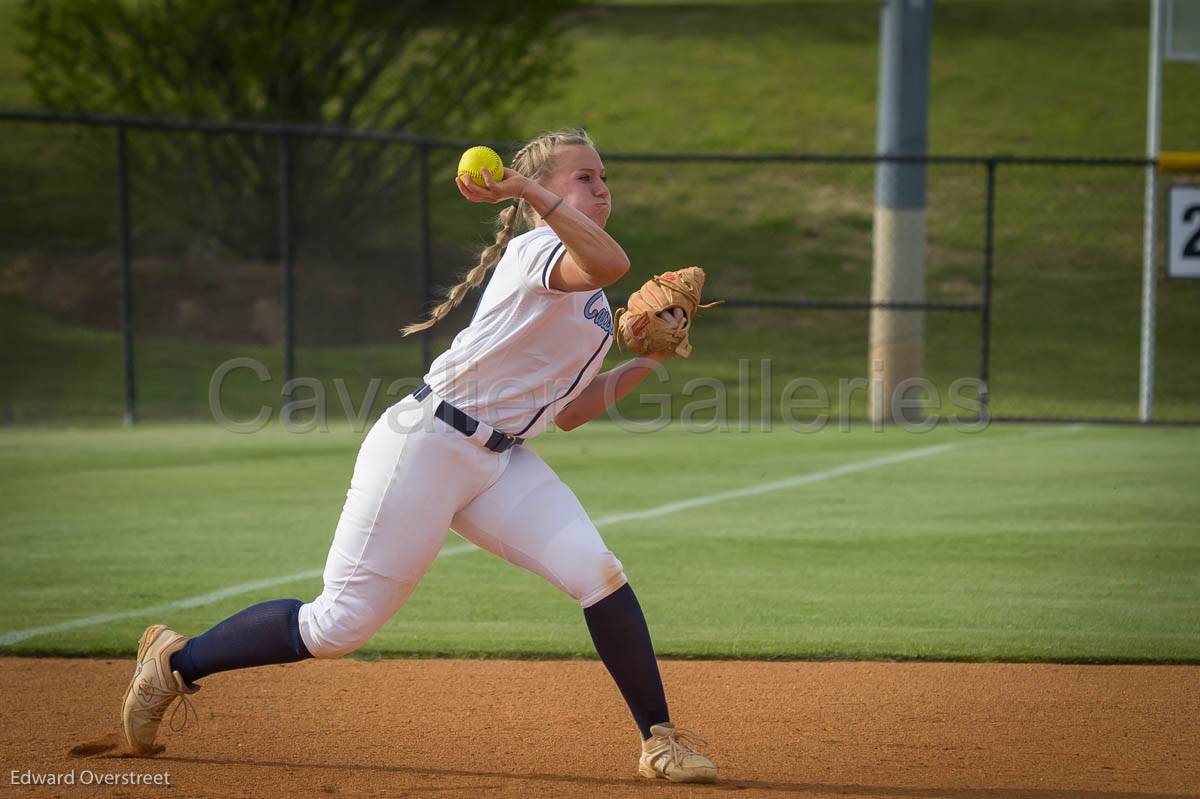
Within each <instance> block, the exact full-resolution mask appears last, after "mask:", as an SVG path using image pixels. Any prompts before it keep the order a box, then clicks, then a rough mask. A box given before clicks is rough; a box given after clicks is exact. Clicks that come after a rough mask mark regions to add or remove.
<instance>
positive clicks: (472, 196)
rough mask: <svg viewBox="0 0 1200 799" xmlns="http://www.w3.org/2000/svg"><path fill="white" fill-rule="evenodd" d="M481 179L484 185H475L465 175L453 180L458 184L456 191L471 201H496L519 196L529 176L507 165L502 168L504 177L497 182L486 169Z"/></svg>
mask: <svg viewBox="0 0 1200 799" xmlns="http://www.w3.org/2000/svg"><path fill="white" fill-rule="evenodd" d="M483 179H484V181H485V182H486V183H487V185H486V186H479V185H477V184H476V183H475V181H473V180H471V178H470V177H468V176H466V175H460V176H459V177H457V178H455V179H454V182H455V184H456V185H457V186H458V193H459V194H461V195H462V196H463V197H466V198H467V199H468V200H470V201H471V202H473V203H498V202H503V201H504V200H511V199H513V198H514V197H520V196H521V192H522V191H524V190H525V186H526V185H527V184H528V183H529V178H527V177H525V176H524V175H522V174H520V173H519V172H514V171H513V170H511V169H509V168H508V167H505V168H504V179H503V180H501V181H500V182H499V183H497V182H496V181H495V180H493V179H492V175H491V173H490V172H488V171H487V170H486V169H485V170H483Z"/></svg>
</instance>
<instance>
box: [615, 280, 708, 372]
mask: <svg viewBox="0 0 1200 799" xmlns="http://www.w3.org/2000/svg"><path fill="white" fill-rule="evenodd" d="M703 288H704V270H703V269H701V268H700V267H698V266H689V267H687V268H686V269H679V270H677V271H674V272H663V273H662V274H661V275H655V276H654V277H652V278H650V279H649V280H647V281H646V282H645V283H643V284H642V287H641V288H640V289H638V290H637V291H635V292H634V293H633V294H631V295H629V301H628V302H629V307H628V308H618V309H617V343H618V344H621V343H624V345H625V346H626V347H628V348H629V349H630V350H631V351H633V352H635V353H637V354H638V355H650V354H652V353H674V354H676V355H681V356H683V357H684V358H686V357H688V356H689V355H691V354H692V343H691V341H689V340H688V334H689V332H690V331H691V329H692V320H693V319H694V318H695V317H696V312H697V311H698V310H700V309H701V308H711V307H712V306H714V305H719V304H720V302H719V301H718V302H710V303H708V304H707V305H701V304H700V291H701V289H703ZM680 316H682V319H680ZM664 317H665V318H664Z"/></svg>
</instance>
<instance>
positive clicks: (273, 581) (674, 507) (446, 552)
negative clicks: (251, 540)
mask: <svg viewBox="0 0 1200 799" xmlns="http://www.w3.org/2000/svg"><path fill="white" fill-rule="evenodd" d="M1082 429H1084V426H1083V425H1071V426H1070V427H1065V428H1060V429H1057V430H1052V431H1048V432H1044V433H1034V434H1032V435H1029V436H1022V437H1020V438H1021V440H1029V439H1031V438H1050V437H1052V436H1056V435H1064V434H1067V433H1074V432H1078V431H1079V430H1082ZM1008 440H1011V439H1008ZM1004 441H1005V439H1001V440H1000V441H999V442H995V443H1003V442H1004ZM980 443H992V442H991V441H988V442H980ZM965 446H968V444H967V442H959V443H948V444H935V445H933V446H929V447H920V448H918V449H911V450H907V451H904V452H897V453H893V454H891V455H883V456H881V457H878V458H870V459H868V460H865V461H857V462H855V463H847V464H844V465H842V466H835V467H833V468H832V469H825V470H824V471H820V472H813V473H812V474H801V475H796V476H795V477H789V478H787V479H785V480H774V481H772V482H770V483H758V484H757V485H751V486H746V487H744V488H735V489H733V490H732V491H720V492H718V493H715V494H705V495H703V496H699V497H692V498H691V499H684V500H680V501H679V502H668V503H667V504H665V505H659V506H658V507H655V508H647V509H646V510H637V511H630V512H628V513H613V514H609V515H608V516H601V517H600V518H599V519H596V520H595V524H596V526H597V527H607V526H609V525H613V524H621V523H623V522H630V521H635V520H638V519H653V518H656V517H658V516H667V515H669V514H672V513H678V512H679V511H681V510H687V509H689V508H698V507H701V506H704V505H712V504H715V503H717V502H725V501H726V500H730V499H741V498H742V497H752V496H756V495H758V494H766V493H769V492H771V491H781V490H783V489H785V488H799V487H800V486H806V485H811V484H813V483H819V482H822V481H824V480H832V479H833V478H835V477H844V476H845V475H848V474H857V473H859V472H865V471H867V470H869V469H877V468H879V467H880V466H890V465H892V464H894V463H903V462H904V461H911V460H915V459H917V458H925V457H928V456H930V455H937V454H939V453H942V452H946V451H948V450H952V449H959V448H961V447H965ZM480 551H482V550H480V549H479V548H478V547H476V546H474V545H472V544H459V545H456V546H452V547H446V548H445V549H443V550H442V551H441V552H439V553H438V557H439V558H448V557H451V556H454V555H461V554H464V553H466V552H480ZM321 573H322V571H321V569H310V570H308V571H302V572H296V573H295V574H288V575H285V576H283V577H272V578H270V579H267V580H255V581H253V582H249V583H240V584H238V585H231V586H229V587H228V588H222V589H220V590H218V591H213V592H211V593H208V594H201V595H199V596H193V597H188V598H187V599H179V600H176V601H174V602H167V603H164V604H162V605H153V606H151V607H148V608H139V609H137V610H121V611H117V612H115V613H99V614H97V615H95V616H85V617H83V618H82V619H74V620H72V621H64V622H61V623H59V624H47V625H46V626H44V627H30V628H28V629H25V630H13V631H12V632H7V633H4V634H0V646H11V645H12V644H16V643H20V642H21V641H24V640H26V639H29V638H36V637H37V636H40V635H48V634H50V633H59V632H65V631H67V630H77V629H79V628H81V627H95V626H96V625H97V624H104V623H106V622H110V621H121V620H122V619H130V618H134V617H135V616H159V615H163V614H166V613H169V612H171V611H173V610H180V609H182V608H195V607H200V606H202V605H208V604H210V603H212V602H216V601H218V600H221V599H228V598H229V597H232V596H238V595H240V594H248V593H250V592H251V591H258V590H259V589H262V588H274V587H275V586H277V585H287V584H288V583H296V582H300V581H301V580H311V579H313V578H316V577H320V576H321Z"/></svg>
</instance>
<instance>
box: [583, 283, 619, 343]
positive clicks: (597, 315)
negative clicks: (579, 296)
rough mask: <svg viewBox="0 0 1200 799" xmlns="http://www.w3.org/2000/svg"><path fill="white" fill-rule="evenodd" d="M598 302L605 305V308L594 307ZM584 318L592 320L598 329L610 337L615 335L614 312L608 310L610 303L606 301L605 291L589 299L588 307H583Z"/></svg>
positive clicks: (601, 290)
mask: <svg viewBox="0 0 1200 799" xmlns="http://www.w3.org/2000/svg"><path fill="white" fill-rule="evenodd" d="M598 302H599V303H603V304H604V307H594V306H596V304H597V303H598ZM583 318H584V319H591V320H592V321H593V322H594V323H595V324H596V327H598V328H600V329H601V330H603V331H604V332H605V333H607V334H608V335H610V336H611V335H612V334H613V323H612V311H610V310H608V303H607V302H605V300H604V289H600V290H599V291H597V292H596V293H595V294H593V295H592V296H591V297H589V298H588V301H587V305H585V306H583Z"/></svg>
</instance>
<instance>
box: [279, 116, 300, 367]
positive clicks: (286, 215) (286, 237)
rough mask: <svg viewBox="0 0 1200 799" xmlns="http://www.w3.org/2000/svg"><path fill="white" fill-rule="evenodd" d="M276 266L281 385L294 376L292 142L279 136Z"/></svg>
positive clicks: (285, 136) (288, 138) (294, 306)
mask: <svg viewBox="0 0 1200 799" xmlns="http://www.w3.org/2000/svg"><path fill="white" fill-rule="evenodd" d="M279 265H280V268H281V269H282V271H283V296H282V305H283V382H284V385H287V383H288V382H289V381H290V380H291V379H292V378H293V377H294V376H295V375H294V372H295V365H296V352H295V350H296V342H295V335H296V323H295V319H296V285H295V275H294V269H293V263H292V140H291V138H290V137H289V136H288V135H287V134H286V133H284V134H281V135H280V136H279Z"/></svg>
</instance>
